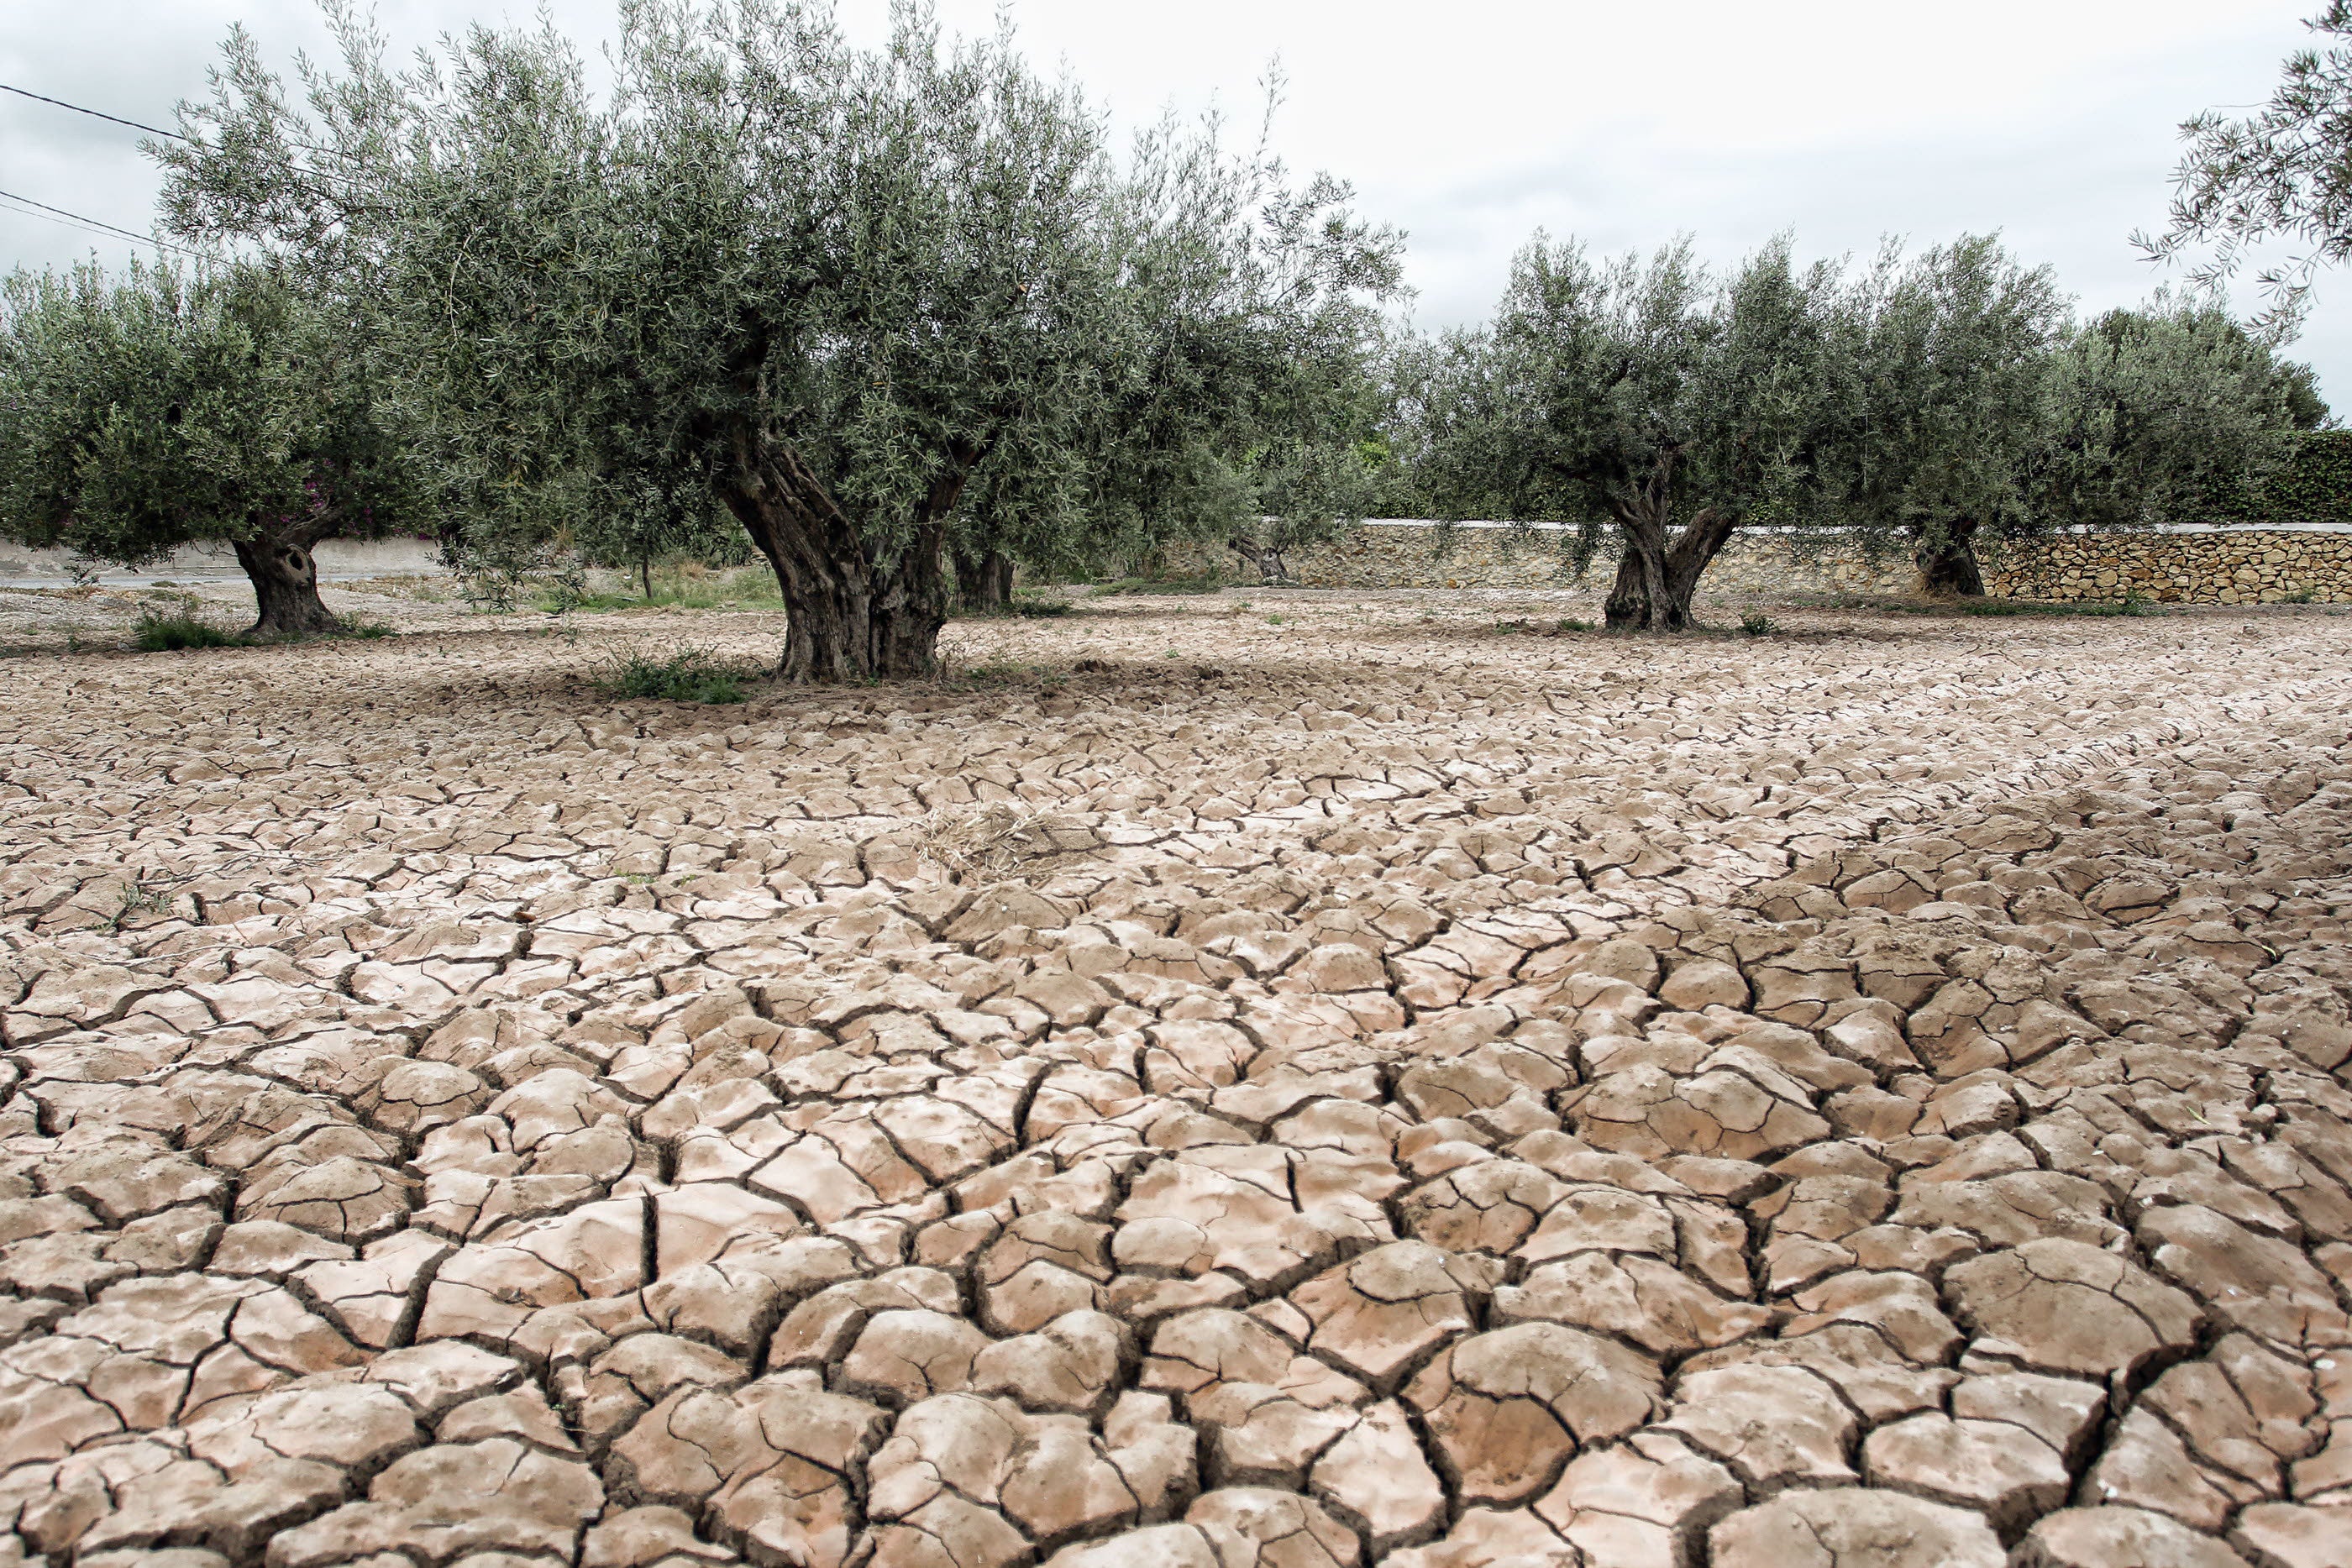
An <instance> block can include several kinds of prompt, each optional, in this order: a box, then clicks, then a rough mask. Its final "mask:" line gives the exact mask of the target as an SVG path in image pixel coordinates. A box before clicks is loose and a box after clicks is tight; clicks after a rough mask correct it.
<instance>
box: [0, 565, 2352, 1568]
mask: <svg viewBox="0 0 2352 1568" xmlns="http://www.w3.org/2000/svg"><path fill="white" fill-rule="evenodd" d="M396 587H397V585H386V586H383V587H382V588H377V589H367V590H354V589H351V588H337V589H334V590H331V591H330V594H329V597H330V600H331V601H332V602H334V603H336V604H337V605H338V606H339V607H343V608H351V609H355V610H358V611H361V612H363V613H366V614H368V615H371V616H374V617H377V618H380V619H383V620H385V621H386V622H388V623H390V624H392V625H393V626H394V627H395V628H396V629H397V630H399V631H400V632H402V634H401V635H399V636H396V637H391V638H384V639H382V640H377V641H370V642H359V641H351V642H332V643H320V644H314V645H310V646H303V647H283V648H253V649H237V648H231V649H220V650H214V651H208V652H203V653H155V654H137V653H121V652H110V651H104V650H105V648H106V646H107V644H108V643H109V642H110V641H112V642H119V641H120V639H121V629H122V627H123V626H124V625H125V624H126V623H127V622H128V619H129V616H130V615H131V613H132V612H134V611H135V608H136V603H137V601H136V598H135V596H133V595H121V594H117V595H111V596H105V595H101V596H98V597H97V598H93V599H84V600H79V601H70V603H68V601H63V600H61V599H59V598H58V596H57V595H54V594H51V595H16V596H5V595H0V599H6V600H7V601H8V603H7V604H6V605H5V606H0V611H5V616H0V620H5V623H0V643H8V644H10V645H12V646H15V647H17V648H19V649H27V648H29V649H30V650H32V651H20V652H17V653H14V654H12V655H11V656H9V657H6V658H5V659H0V1030H5V1054H0V1346H5V1348H0V1563H18V1562H32V1561H38V1560H41V1559H43V1558H46V1560H47V1563H51V1564H60V1565H61V1564H67V1563H72V1564H77V1565H79V1568H100V1565H103V1568H114V1565H116V1564H129V1563H149V1564H160V1565H163V1568H222V1564H223V1563H235V1564H248V1563H252V1564H259V1563H267V1564H268V1565H269V1568H327V1565H330V1564H353V1565H360V1564H364V1565H366V1568H440V1565H443V1564H456V1563H465V1564H467V1568H521V1565H524V1564H530V1563H562V1564H576V1565H578V1568H641V1565H644V1568H650V1565H652V1564H656V1563H660V1564H666V1565H671V1568H688V1565H698V1564H706V1563H731V1562H739V1561H740V1562H750V1563H761V1564H786V1563H791V1564H812V1565H814V1564H823V1565H837V1564H843V1563H857V1564H868V1565H872V1568H914V1565H925V1568H929V1565H953V1568H1007V1565H1011V1564H1017V1563H1051V1564H1054V1565H1055V1568H1079V1565H1083V1568H1160V1565H1167V1568H1318V1565H1322V1564H1352V1563H1367V1564H1370V1563H1383V1564H1387V1565H1389V1568H1479V1565H1484V1564H1497V1565H1499V1564H1506V1563H1508V1564H1514V1565H1519V1568H1525V1565H1529V1564H1575V1563H1585V1564H1591V1565H1594V1568H1698V1565H1701V1564H1706V1565H1711V1568H1817V1565H1818V1568H1914V1565H1916V1568H1929V1565H1934V1568H1955V1565H1957V1568H1992V1565H1996V1564H2001V1563H2017V1564H2021V1565H2026V1564H2031V1565H2038V1568H2059V1565H2063V1568H2111V1565H2118V1564H2130V1563H2145V1564H2150V1565H2161V1568H2217V1565H2228V1564H2240V1563H2244V1564H2252V1565H2256V1568H2276V1565H2280V1564H2286V1565H2291V1568H2322V1565H2327V1564H2333V1565H2336V1568H2341V1565H2342V1564H2344V1563H2352V1318H2347V1307H2352V1069H2347V1058H2352V1027H2348V1026H2347V1001H2352V946H2347V919H2352V752H2347V746H2352V741H2347V723H2348V722H2352V718H2348V717H2347V716H2352V616H2344V615H2337V614H2332V613H2328V612H2325V611H2324V610H2320V609H2291V608H2283V609H2279V610H2275V611H2272V612H2264V613H2261V614H2249V613H2242V612H2241V613H2227V612H2224V613H2191V614H2166V615H2157V616H2148V617H2145V618H2116V619H2079V618H2066V619H2056V618H2017V619H2000V620H1995V619H1977V618H1964V617H1957V616H1918V615H1901V614H1893V613H1884V612H1866V611H1832V610H1823V609H1818V608H1811V609H1809V608H1805V607H1802V606H1779V607H1774V608H1773V609H1772V610H1771V613H1772V615H1773V617H1774V619H1775V620H1776V621H1778V622H1780V625H1781V628H1782V630H1781V631H1780V632H1779V633H1778V634H1775V635H1770V636H1764V637H1757V638H1753V639H1750V638H1745V637H1741V636H1738V635H1717V636H1706V637H1697V638H1692V639H1686V640H1682V641H1670V640H1663V639H1649V638H1632V639H1627V638H1611V637H1606V636H1603V635H1601V634H1597V633H1579V632H1566V633H1559V634H1545V631H1548V629H1549V628H1550V627H1552V626H1553V625H1554V623H1555V622H1557V621H1558V620H1559V618H1560V617H1562V616H1570V615H1589V614H1590V613H1591V608H1590V599H1589V597H1587V598H1583V599H1573V598H1567V597H1562V596H1544V595H1527V594H1496V595H1478V594H1450V595H1449V594H1411V593H1398V594H1386V595H1369V596H1352V597H1351V596H1345V595H1327V594H1282V595H1278V596H1277V595H1272V594H1264V593H1261V594H1258V595H1255V597H1254V598H1252V597H1251V596H1247V595H1241V594H1236V593H1231V592H1228V593H1226V594H1224V595H1221V596H1212V597H1203V598H1197V599H1141V598H1137V599H1116V600H1102V601H1088V602H1086V603H1082V604H1081V605H1079V606H1078V607H1077V611H1076V612H1075V613H1072V614H1070V615H1067V616H1065V617H1062V618H1059V619H1052V620H1043V619H1041V620H1003V621H990V622H956V623H954V624H953V625H952V626H951V627H950V630H949V632H948V634H947V646H948V649H949V651H950V668H949V674H948V675H947V677H946V678H943V679H942V680H940V681H938V682H935V683H930V684H927V685H914V686H877V687H872V688H862V689H845V690H823V691H794V690H790V689H785V688H780V687H777V686H774V685H764V684H763V685H755V686H754V687H753V688H752V695H751V700H750V701H748V702H746V703H743V704H741V705H739V706H688V705H677V704H667V703H659V702H631V701H619V700H615V699H614V698H612V697H610V696H608V695H603V693H602V692H601V691H600V690H599V688H598V687H597V685H595V680H596V677H597V674H598V671H599V670H600V668H603V667H604V666H605V664H606V663H607V662H608V661H610V660H611V659H613V658H614V656H616V654H618V653H621V652H623V651H625V650H627V649H631V648H635V649H640V650H646V651H653V652H660V651H664V650H667V649H668V648H670V647H672V646H675V645H677V644H678V643H681V642H687V643H696V644H699V645H703V646H707V647H709V648H710V649H712V650H714V652H715V653H717V654H719V655H720V656H722V657H744V658H751V657H768V656H771V655H772V652H773V650H774V649H775V647H776V646H777V644H778V642H779V639H780V633H781V624H780V622H779V620H778V618H776V617H773V616H770V615H764V614H749V613H739V614H729V613H723V612H705V613H695V614H656V613H611V614H600V615H582V616H576V617H572V618H571V619H570V620H568V621H563V622H558V621H554V620H551V619H550V618H548V617H545V616H536V615H520V616H509V617H502V618H484V617H477V616H469V615H467V614H464V613H462V612H461V611H460V610H459V609H458V608H457V607H453V606H451V605H448V604H446V603H431V602H426V601H419V600H416V599H414V598H410V597H404V596H403V594H402V593H401V592H399V591H395V589H396ZM215 596H218V597H223V598H224V604H225V606H226V591H218V592H217V593H216V595H215ZM17 599H23V600H25V601H27V602H26V604H24V605H22V606H19V605H17V604H16V600H17ZM1498 622H1526V623H1528V624H1530V625H1532V626H1534V627H1536V628H1538V629H1543V630H1539V631H1528V630H1498V629H1497V623H1498ZM68 634H70V635H71V637H72V638H73V640H74V643H76V644H77V645H79V646H80V647H82V648H83V649H84V651H81V652H64V651H61V650H62V649H63V648H64V646H65V639H66V638H67V636H68ZM93 648H95V649H98V650H100V651H89V650H90V649H93Z"/></svg>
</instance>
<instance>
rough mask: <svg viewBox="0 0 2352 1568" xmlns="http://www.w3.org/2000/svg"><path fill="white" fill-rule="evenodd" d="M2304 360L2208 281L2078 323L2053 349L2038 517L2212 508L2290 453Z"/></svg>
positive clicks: (2095, 523) (2037, 478) (2301, 412)
mask: <svg viewBox="0 0 2352 1568" xmlns="http://www.w3.org/2000/svg"><path fill="white" fill-rule="evenodd" d="M2298 369H2299V367H2296V366H2293V365H2283V364H2282V363H2281V362H2280V361H2279V360H2278V359H2277V357H2276V355H2275V354H2274V353H2273V351H2272V350H2271V349H2270V347H2269V346H2268V345H2267V344H2265V343H2263V342H2262V341H2260V340H2258V339H2256V338H2255V337H2253V336H2252V335H2251V334H2249V333H2248V332H2246V331H2245V330H2244V329H2242V327H2240V326H2239V324H2238V323H2237V322H2236V321H2235V320H2233V319H2231V317H2230V315H2229V313H2228V311H2227V310H2225V309H2224V308H2222V306H2221V302H2220V300H2219V299H2218V298H2214V297H2213V296H2211V295H2209V294H2201V293H2192V294H2190V295H2188V296H2185V297H2176V296H2173V295H2170V294H2167V293H2162V292H2159V293H2158V295H2157V297H2156V298H2155V299H2154V300H2153V301H2151V302H2150V303H2149V304H2148V305H2147V306H2144V307H2142V308H2139V309H2137V310H2116V311H2110V312H2108V313H2106V314H2105V315H2104V316H2101V317H2098V318H2096V319H2094V320H2092V321H2089V322H2087V323H2085V324H2083V325H2081V326H2078V327H2072V328H2070V329H2069V330H2068V331H2067V332H2066V334H2065V336H2064V339H2063V341H2062V342H2061V343H2060V344H2059V345H2058V346H2057V348H2056V350H2054V351H2053V353H2052V355H2051V356H2050V363H2049V368H2048V373H2047V377H2046V380H2045V382H2044V388H2043V412H2042V419H2043V427H2042V433H2041V439H2040V441H2039V442H2038V443H2037V444H2036V446H2035V448H2034V450H2033V451H2032V453H2031V455H2030V458H2029V463H2028V466H2027V473H2026V484H2027V487H2028V491H2029V495H2030V497H2031V501H2032V507H2033V515H2034V517H2035V520H2036V521H2037V522H2038V523H2039V524H2041V525H2042V526H2046V527H2054V528H2069V527H2071V528H2151V527H2157V526H2159V525H2163V524H2167V523H2179V522H2203V521H2209V520H2210V519H2211V518H2212V517H2213V516H2214V515H2215V514H2216V513H2217V512H2218V511H2220V510H2221V509H2223V508H2224V507H2226V506H2227V504H2228V503H2230V502H2231V501H2234V500H2236V499H2238V498H2239V497H2242V496H2245V495H2248V494H2251V493H2252V492H2253V491H2254V490H2255V489H2256V488H2258V487H2259V486H2260V485H2261V484H2262V482H2263V480H2264V479H2265V478H2267V477H2268V476H2269V475H2270V473H2271V472H2272V470H2273V469H2274V468H2276V467H2277V466H2278V465H2281V464H2283V463H2284V462H2285V461H2287V459H2288V458H2289V457H2290V456H2291V455H2293V452H2294V441H2295V436H2296V432H2297V426H2298V424H2299V423H2300V422H2301V421H2302V420H2303V419H2304V418H2306V417H2308V411H2307V409H2306V408H2305V404H2304V401H2303V399H2301V398H2299V397H2298V396H2297V392H2298V389H2299V387H2300V386H2301V384H2302V378H2300V377H2299V376H2297V375H2296V374H2295V373H2294V372H2295V371H2297V370H2298Z"/></svg>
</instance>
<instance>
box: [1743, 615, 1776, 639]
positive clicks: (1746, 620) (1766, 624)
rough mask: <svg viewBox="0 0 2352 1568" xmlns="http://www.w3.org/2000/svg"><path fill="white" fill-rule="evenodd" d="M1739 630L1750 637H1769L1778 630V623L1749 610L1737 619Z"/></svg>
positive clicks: (1767, 616)
mask: <svg viewBox="0 0 2352 1568" xmlns="http://www.w3.org/2000/svg"><path fill="white" fill-rule="evenodd" d="M1739 629H1740V631H1742V632H1746V633H1747V634H1748V636H1750V637H1769V636H1771V635H1772V634H1773V633H1774V632H1778V631H1780V622H1777V621H1775V620H1773V619H1772V618H1771V617H1770V616H1769V615H1766V614H1764V613H1763V612H1760V611H1755V610H1751V611H1749V612H1748V613H1747V614H1745V615H1743V616H1741V617H1740V618H1739Z"/></svg>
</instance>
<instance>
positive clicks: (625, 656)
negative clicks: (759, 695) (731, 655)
mask: <svg viewBox="0 0 2352 1568" xmlns="http://www.w3.org/2000/svg"><path fill="white" fill-rule="evenodd" d="M597 684H598V685H601V686H602V687H603V688H604V691H605V692H606V693H607V694H608V695H612V696H616V697H634V698H639V699H651V700H653V701H656V702H673V703H740V702H741V701H742V700H743V699H744V697H745V695H746V694H745V692H744V690H743V676H742V674H741V673H740V671H737V670H734V669H731V668H730V667H729V666H727V665H725V664H721V663H719V660H718V659H716V658H715V657H713V656H712V654H711V653H710V651H709V649H707V648H677V649H673V650H671V652H670V653H668V654H667V655H666V656H665V655H662V654H656V653H646V652H645V651H643V650H642V649H634V648H633V649H631V650H629V651H628V652H626V653H616V654H614V656H613V658H612V659H611V660H610V661H609V662H608V663H607V664H606V665H605V673H604V677H603V679H602V680H600V681H599V682H598V683H597Z"/></svg>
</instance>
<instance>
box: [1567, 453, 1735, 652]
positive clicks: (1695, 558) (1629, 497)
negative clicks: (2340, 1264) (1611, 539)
mask: <svg viewBox="0 0 2352 1568" xmlns="http://www.w3.org/2000/svg"><path fill="white" fill-rule="evenodd" d="M1673 480H1674V455H1673V454H1672V453H1667V454H1664V455H1662V456H1661V457H1660V458H1659V459H1658V462H1657V465H1656V466H1655V468H1654V470H1653V472H1652V473H1651V474H1650V476H1648V477H1647V478H1646V479H1644V480H1643V482H1641V483H1640V484H1639V485H1637V486H1633V487H1632V488H1631V489H1629V490H1628V491H1627V492H1626V493H1625V494H1623V495H1622V496H1621V497H1619V499H1618V501H1617V505H1616V512H1617V524H1618V530H1619V532H1620V533H1621V534H1622V536H1623V538H1624V549H1623V552H1622V554H1621V555H1620V556H1619V557H1618V559H1617V579H1616V581H1615V582H1614V583H1612V585H1611V587H1610V590H1609V598H1608V600H1607V601H1605V602H1604V604H1603V605H1602V607H1601V613H1602V616H1603V618H1604V619H1605V621H1606V622H1607V624H1608V625H1609V626H1610V627H1611V629H1612V630H1616V631H1628V632H1646V631H1657V632H1687V631H1689V630H1690V629H1691V628H1692V627H1693V626H1695V625H1696V624H1697V622H1696V621H1695V620H1694V619H1693V618H1692V615H1691V600H1692V599H1693V598H1694V597H1695V596H1696V594H1697V592H1698V584H1699V579H1700V578H1702V577H1705V576H1706V569H1707V568H1708V567H1709V566H1712V565H1713V564H1714V563H1715V558H1716V557H1717V555H1719V554H1721V553H1722V551H1723V547H1724V545H1725V544H1726V543H1727V542H1728V541H1729V540H1730V538H1731V534H1732V529H1733V528H1735V527H1736V526H1737V525H1736V521H1735V519H1734V518H1733V517H1732V515H1731V514H1730V513H1728V512H1719V511H1717V510H1715V509H1714V508H1713V507H1702V508H1700V509H1699V511H1698V512H1697V513H1696V514H1695V515H1694V516H1693V517H1691V519H1690V521H1688V522H1687V523H1685V524H1684V525H1683V527H1682V528H1681V529H1680V530H1679V531H1675V532H1672V533H1670V532H1669V530H1670V528H1672V522H1673V518H1672V508H1673V496H1674V486H1673Z"/></svg>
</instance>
